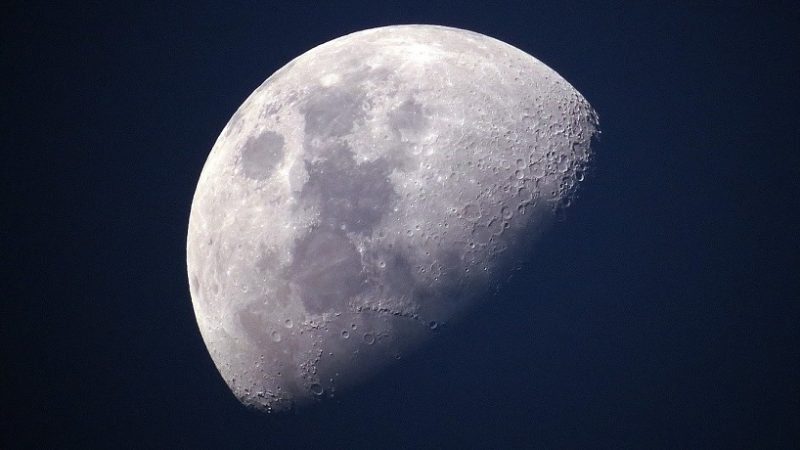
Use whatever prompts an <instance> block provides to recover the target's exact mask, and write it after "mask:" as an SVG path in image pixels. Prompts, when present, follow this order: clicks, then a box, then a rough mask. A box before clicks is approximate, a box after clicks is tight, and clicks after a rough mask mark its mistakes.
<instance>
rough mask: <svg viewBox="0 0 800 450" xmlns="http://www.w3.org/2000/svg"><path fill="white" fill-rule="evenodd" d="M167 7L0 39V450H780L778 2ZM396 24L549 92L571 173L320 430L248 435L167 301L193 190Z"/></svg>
mask: <svg viewBox="0 0 800 450" xmlns="http://www.w3.org/2000/svg"><path fill="white" fill-rule="evenodd" d="M133 3H137V4H136V5H133ZM171 3H173V2H115V1H113V0H111V1H102V2H75V4H74V7H63V6H62V7H54V6H44V5H36V4H34V3H33V2H16V4H12V5H11V6H9V5H6V6H3V7H2V12H0V33H2V34H0V74H2V75H0V76H1V77H2V79H3V89H2V90H0V100H2V103H1V104H2V108H3V111H2V114H1V115H0V137H1V138H2V151H3V158H2V164H0V171H2V178H0V180H2V188H3V193H4V194H5V195H4V196H3V197H4V198H5V200H4V201H3V205H4V208H3V211H4V213H3V214H2V221H1V222H0V223H2V227H1V228H0V231H2V240H0V242H2V244H1V245H2V247H0V256H1V257H2V260H1V261H2V268H3V272H4V275H5V277H4V278H6V281H5V282H4V283H3V284H4V287H5V289H4V291H5V292H6V295H5V296H4V298H3V302H2V326H0V342H2V349H3V359H2V370H0V383H1V385H2V395H3V397H2V408H0V411H2V412H0V414H1V416H0V417H2V424H0V429H2V431H0V447H2V448H18V447H42V446H44V447H50V448H95V447H100V448H120V447H121V448H131V447H133V448H141V447H147V448H154V447H155V448H373V449H381V448H493V449H497V448H709V447H711V448H723V447H724V448H797V447H798V446H800V381H798V380H800V294H798V293H799V292H800V275H798V274H800V270H799V269H798V268H799V267H800V246H799V245H798V244H799V242H798V234H800V233H799V232H798V221H797V218H798V212H797V209H798V206H799V203H798V198H800V192H798V180H799V179H800V143H799V142H800V139H798V136H800V134H798V133H799V131H798V130H800V114H799V113H798V111H799V110H800V81H798V80H800V34H799V33H798V31H797V29H798V28H800V6H798V3H797V2H789V1H787V2H777V1H765V2H752V4H751V5H747V4H741V3H737V2H719V3H716V5H715V6H704V7H699V6H696V5H695V3H703V4H706V5H711V4H712V2H690V1H686V2H659V4H660V6H658V7H653V6H645V5H644V3H650V2H634V1H631V2H628V3H616V2H598V5H592V4H590V3H575V2H565V1H559V2H550V3H549V5H544V4H539V2H533V1H531V2H486V1H481V2H474V4H470V3H469V2H455V1H453V2H436V1H433V0H430V1H422V2H411V1H408V2H399V3H390V2H378V1H364V2H355V1H343V2H330V3H331V4H330V5H328V6H311V3H310V2H309V6H299V5H300V4H301V2H283V3H277V2H269V1H263V2H217V3H216V4H213V3H205V2H182V3H183V4H184V6H175V5H170V4H171ZM179 3H180V2H179ZM320 3H328V2H320ZM405 23H427V24H440V25H448V26H455V27H460V28H466V29H469V30H473V31H477V32H481V33H484V34H487V35H489V36H493V37H495V38H498V39H500V40H503V41H505V42H508V43H510V44H511V45H514V46H516V47H518V48H520V49H522V50H524V51H526V52H528V53H530V54H532V55H533V56H535V57H536V58H538V59H540V60H541V61H543V62H544V63H545V64H547V65H548V66H550V67H552V68H553V69H554V70H556V71H557V72H558V73H559V74H561V75H562V76H563V77H564V78H565V79H567V80H568V81H569V82H570V83H571V84H572V85H573V86H575V87H576V88H577V89H578V90H579V91H580V92H581V93H582V94H583V95H584V96H585V97H586V98H587V99H588V100H589V101H590V102H591V104H592V105H593V106H594V107H595V109H596V110H597V112H598V114H599V116H600V123H601V128H602V131H603V134H602V137H601V141H600V142H599V145H598V146H597V147H596V150H597V158H596V168H595V170H594V171H593V172H592V174H591V176H590V177H589V178H588V179H587V182H586V183H584V184H583V187H582V190H581V191H580V194H579V198H578V200H577V202H575V205H574V206H573V207H572V208H571V209H569V210H568V212H567V214H566V219H565V220H564V221H563V222H561V223H558V226H556V227H554V229H553V230H552V232H551V233H550V234H548V235H547V238H546V239H544V240H543V241H542V242H541V243H540V245H539V247H537V248H536V252H535V254H532V255H531V263H530V264H529V266H527V267H526V268H525V270H523V271H521V272H520V273H519V274H518V276H517V277H516V278H515V279H514V281H513V282H512V283H511V285H510V286H508V287H507V288H506V289H505V290H504V291H503V292H501V294H500V295H499V296H497V297H496V298H492V299H491V301H488V302H486V303H484V304H483V305H482V306H481V307H480V308H478V309H477V310H475V311H474V313H473V314H472V315H471V316H469V317H468V318H466V319H465V320H464V321H462V322H460V323H458V324H455V325H453V326H451V327H449V329H448V330H446V332H443V333H440V335H439V336H438V338H437V339H435V340H434V341H433V342H432V344H431V345H429V346H428V347H426V348H424V349H423V350H421V351H420V352H418V353H416V354H414V355H409V356H407V357H405V358H404V359H403V360H401V362H400V363H399V364H398V365H397V366H395V367H392V368H389V369H388V370H386V371H384V372H382V373H381V374H379V375H378V376H377V377H375V378H374V379H372V380H371V381H370V382H368V383H366V384H365V385H363V386H362V387H361V388H359V389H357V390H355V391H353V392H351V393H350V394H349V395H347V396H343V397H337V399H336V401H334V402H328V403H326V404H322V405H319V406H316V407H312V408H310V409H307V410H304V411H302V412H300V413H299V414H290V415H284V416H277V417H275V416H267V415H262V414H260V413H257V412H254V411H250V410H248V409H246V408H244V407H242V406H241V405H240V404H239V402H238V401H237V400H236V399H235V398H234V397H233V395H232V394H231V393H230V391H229V389H228V387H227V386H226V385H225V383H224V381H223V380H222V378H221V377H220V376H219V374H218V372H217V370H216V368H215V366H214V364H213V363H212V361H211V358H210V357H209V355H208V353H207V351H206V348H205V345H204V343H203V341H202V338H201V336H200V333H199V330H198V328H197V324H196V321H195V317H194V312H193V309H192V304H191V298H190V295H189V288H188V281H187V275H186V258H185V246H186V231H187V223H188V217H189V210H190V206H191V200H192V195H193V193H194V188H195V186H196V183H197V180H198V177H199V174H200V171H201V169H202V166H203V163H204V162H205V159H206V156H207V155H208V152H209V150H210V149H211V147H212V145H213V144H214V141H215V140H216V138H217V136H218V134H219V133H220V131H221V130H222V128H223V127H224V125H225V124H226V122H227V121H228V119H229V118H230V116H231V115H232V114H233V112H234V111H235V110H236V108H238V106H239V105H240V104H241V103H242V101H243V100H244V99H245V98H246V97H247V96H248V95H249V94H250V92H252V91H253V90H254V89H255V88H256V87H257V86H258V85H259V84H261V82H263V81H264V79H266V78H267V77H268V76H269V75H270V74H272V73H273V72H274V71H275V70H277V69H278V68H280V67H281V66H283V65H284V64H285V63H287V62H288V61H289V60H291V59H292V58H294V57H295V56H298V55H300V54H301V53H303V52H305V51H306V50H308V49H310V48H312V47H314V46H316V45H318V44H321V43H323V42H325V41H328V40H330V39H332V38H335V37H338V36H341V35H343V34H346V33H350V32H354V31H358V30H361V29H365V28H372V27H376V26H381V25H390V24H405Z"/></svg>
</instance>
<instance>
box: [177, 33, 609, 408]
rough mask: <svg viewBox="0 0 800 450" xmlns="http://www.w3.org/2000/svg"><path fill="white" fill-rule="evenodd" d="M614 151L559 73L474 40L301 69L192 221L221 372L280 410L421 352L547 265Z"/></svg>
mask: <svg viewBox="0 0 800 450" xmlns="http://www.w3.org/2000/svg"><path fill="white" fill-rule="evenodd" d="M596 133H597V116H596V114H595V113H594V111H593V110H592V108H591V107H590V105H589V104H588V102H587V101H586V100H585V99H584V98H583V97H582V96H581V95H580V94H579V93H578V92H577V91H576V90H575V89H574V88H573V87H572V86H571V85H570V84H569V83H567V82H566V81H565V80H564V79H563V78H561V77H560V76H559V75H558V74H557V73H556V72H554V71H553V70H552V69H550V68H548V67H547V66H546V65H544V64H543V63H541V62H539V61H538V60H536V59H535V58H533V57H532V56H530V55H528V54H526V53H524V52H523V51H521V50H519V49H516V48H514V47H512V46H510V45H508V44H505V43H503V42H501V41H498V40H496V39H493V38H490V37H488V36H484V35H481V34H478V33H474V32H470V31H465V30H460V29H454V28H446V27H440V26H429V25H404V26H391V27H383V28H376V29H370V30H366V31H361V32H357V33H353V34H350V35H347V36H343V37H340V38H338V39H335V40H332V41H330V42H327V43H325V44H322V45H320V46H318V47H316V48H314V49H312V50H310V51H308V52H306V53H305V54H303V55H301V56H299V57H297V58H296V59H294V60H293V61H291V62H289V63H288V64H287V65H286V66H284V67H283V68H281V69H280V70H278V71H277V72H276V73H275V74H273V75H272V76H271V77H269V78H268V79H267V80H266V81H265V82H264V83H263V84H262V85H261V86H260V87H258V88H257V89H256V90H255V91H254V92H253V93H252V94H251V95H250V96H249V97H248V98H247V100H246V101H245V102H244V103H243V104H242V105H241V107H240V108H239V109H238V110H237V111H236V113H235V114H234V115H233V117H232V118H231V119H230V121H229V122H228V124H227V125H226V126H225V128H224V130H223V131H222V133H221V135H220V136H219V138H218V139H217V141H216V143H215V145H214V147H213V149H212V150H211V153H210V154H209V156H208V159H207V161H206V164H205V166H204V168H203V171H202V174H201V175H200V180H199V182H198V185H197V190H196V192H195V196H194V200H193V203H192V210H191V216H190V220H189V230H188V239H187V268H188V274H189V284H190V289H191V294H192V301H193V306H194V310H195V315H196V318H197V322H198V325H199V328H200V331H201V334H202V336H203V339H204V340H205V343H206V345H207V347H208V350H209V353H210V354H211V357H212V358H213V360H214V363H215V364H216V366H217V368H218V369H219V372H220V374H221V375H222V377H223V378H224V379H225V381H226V383H227V384H228V386H230V388H231V390H232V391H233V393H234V394H235V395H236V396H237V397H238V398H239V399H240V400H241V401H242V402H243V403H244V404H246V405H249V406H253V407H256V408H259V409H262V410H265V411H279V410H286V409H289V408H292V407H293V406H298V405H303V404H307V403H309V402H310V401H313V400H314V399H321V398H326V397H330V396H333V395H336V393H337V392H340V391H341V390H342V389H344V388H347V387H349V386H353V385H354V384H356V383H357V382H358V381H359V380H361V379H363V378H364V377H365V376H367V375H370V374H372V373H374V372H375V371H376V370H378V369H380V368H382V367H384V366H386V365H388V364H389V363H391V362H392V361H394V360H395V359H397V358H399V357H401V355H403V354H406V353H407V352H409V351H411V350H413V349H414V348H416V347H418V346H419V345H420V344H421V343H422V342H424V341H425V340H426V339H428V338H429V337H431V336H432V335H434V334H435V333H437V332H438V331H439V330H440V329H441V326H442V325H443V324H446V323H448V322H452V321H453V320H455V319H457V318H458V317H460V316H462V315H463V314H465V313H466V312H468V311H469V309H470V306H471V305H473V304H474V303H475V302H476V301H479V300H480V299H482V298H486V297H488V296H489V293H490V292H491V291H492V290H493V289H495V288H496V287H497V286H499V285H500V284H501V283H502V282H503V280H504V279H506V278H507V277H508V274H509V271H510V270H512V269H513V268H514V267H515V266H516V265H518V264H519V262H520V261H521V260H523V259H525V258H533V261H534V262H535V261H536V260H535V254H533V255H532V254H531V253H530V250H531V248H532V244H533V243H534V242H535V240H536V237H537V236H539V235H540V234H541V233H542V232H543V231H544V230H545V229H546V228H547V224H548V223H549V222H550V221H551V219H552V218H553V216H554V214H555V213H556V212H557V211H558V210H559V209H560V208H563V207H564V206H566V205H568V204H569V202H570V200H571V198H572V197H573V193H574V191H575V188H576V186H577V184H578V183H579V181H581V180H582V179H583V172H584V170H585V169H586V168H587V165H588V164H589V162H590V159H591V154H592V153H591V149H590V143H591V141H592V137H593V136H594V135H595V134H596ZM531 255H532V256H531Z"/></svg>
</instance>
